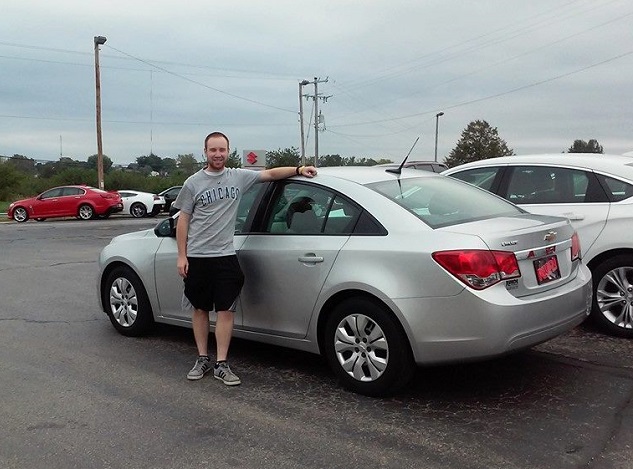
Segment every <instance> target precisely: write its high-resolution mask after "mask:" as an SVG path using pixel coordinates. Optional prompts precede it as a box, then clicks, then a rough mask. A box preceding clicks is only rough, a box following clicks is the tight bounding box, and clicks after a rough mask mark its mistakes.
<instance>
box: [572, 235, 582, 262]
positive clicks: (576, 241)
mask: <svg viewBox="0 0 633 469" xmlns="http://www.w3.org/2000/svg"><path fill="white" fill-rule="evenodd" d="M578 259H580V238H579V237H578V233H576V232H575V231H574V234H573V235H572V237H571V260H572V262H573V261H576V260H578Z"/></svg>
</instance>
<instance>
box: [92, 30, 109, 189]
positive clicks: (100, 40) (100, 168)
mask: <svg viewBox="0 0 633 469" xmlns="http://www.w3.org/2000/svg"><path fill="white" fill-rule="evenodd" d="M106 40H107V39H106V38H105V37H104V36H95V37H94V43H95V85H96V99H97V183H98V186H99V189H101V190H103V189H104V188H105V185H104V182H103V143H102V141H101V78H100V74H99V46H100V45H103V44H105V42H106Z"/></svg>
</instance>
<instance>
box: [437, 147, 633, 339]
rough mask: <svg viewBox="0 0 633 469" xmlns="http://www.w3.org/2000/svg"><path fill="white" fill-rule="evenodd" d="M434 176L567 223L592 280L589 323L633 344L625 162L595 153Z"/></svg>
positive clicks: (483, 164)
mask: <svg viewBox="0 0 633 469" xmlns="http://www.w3.org/2000/svg"><path fill="white" fill-rule="evenodd" d="M442 174H445V175H449V176H452V177H454V178H458V179H461V180H462V181H466V182H470V183H472V184H475V185H476V186H478V187H481V188H483V189H487V190H489V191H491V192H493V193H495V194H497V195H500V196H501V197H504V198H506V199H508V200H509V201H511V202H514V203H515V204H517V205H519V206H520V207H522V208H524V209H525V210H528V211H530V212H532V213H539V214H544V215H558V216H563V217H567V218H569V219H570V221H571V223H572V225H573V226H574V228H576V230H577V231H578V235H579V236H580V242H581V244H582V247H583V260H584V262H585V263H586V264H587V266H588V267H589V268H590V269H591V272H592V274H593V290H594V293H593V297H594V300H593V308H592V312H591V317H592V319H593V320H594V322H595V323H597V324H598V325H599V326H601V327H602V328H603V329H604V330H605V331H607V332H609V333H611V334H614V335H618V336H622V337H630V338H633V158H628V157H625V156H619V155H601V154H595V153H590V154H581V153H569V154H565V153H564V154H561V153H556V154H552V155H522V156H507V157H501V158H490V159H487V160H482V161H476V162H473V163H468V164H464V165H460V166H456V167H454V168H451V169H449V170H447V171H445V172H444V173H442Z"/></svg>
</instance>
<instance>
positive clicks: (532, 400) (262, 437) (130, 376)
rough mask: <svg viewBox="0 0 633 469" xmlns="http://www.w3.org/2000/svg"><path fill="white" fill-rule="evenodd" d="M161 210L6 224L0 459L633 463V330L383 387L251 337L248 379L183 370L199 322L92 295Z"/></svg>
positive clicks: (187, 464) (181, 464) (587, 332)
mask: <svg viewBox="0 0 633 469" xmlns="http://www.w3.org/2000/svg"><path fill="white" fill-rule="evenodd" d="M156 221H157V220H155V219H140V220H139V219H131V218H125V217H112V218H110V219H108V220H95V221H90V222H81V221H77V220H63V221H48V220H47V221H45V222H41V223H37V222H31V221H29V222H27V223H23V224H17V223H14V222H8V223H1V224H0V246H1V249H2V254H1V255H0V298H1V299H2V301H1V302H0V396H1V397H0V399H1V406H0V468H49V469H54V468H60V469H62V468H63V469H68V468H314V469H325V468H327V469H330V468H332V469H333V468H341V469H342V468H345V469H347V468H353V467H376V468H432V469H435V468H451V469H461V468H481V469H491V468H500V469H501V468H503V469H513V468H548V469H549V468H557V469H566V468H592V469H606V468H613V469H630V468H633V403H632V396H633V359H632V358H633V353H632V352H633V342H632V341H630V340H626V339H621V338H615V337H609V336H605V335H603V334H601V333H600V332H598V331H595V330H593V329H592V328H591V327H589V326H581V327H579V328H577V329H575V330H573V331H572V332H570V333H569V334H566V335H564V336H561V337H559V338H557V339H555V340H552V341H550V342H547V343H545V344H542V345H540V346H538V347H536V348H535V349H533V350H531V351H528V352H525V353H521V354H517V355H513V356H509V357H505V358H501V359H496V360H490V361H486V362H478V363H470V364H459V365H450V366H441V367H433V368H424V369H419V370H418V372H417V374H416V376H415V379H414V380H413V382H412V383H411V385H410V386H409V387H408V388H407V389H405V390H404V391H403V392H402V393H400V394H398V395H397V396H394V397H392V398H388V399H372V398H367V397H364V396H359V395H355V394H351V393H349V392H346V391H344V390H342V389H341V388H340V387H339V386H338V385H337V383H336V381H335V379H334V378H333V376H332V374H331V373H330V371H329V369H328V367H327V364H326V363H325V361H324V360H323V359H321V358H320V357H318V356H314V355H310V354H306V353H301V352H296V351H292V350H287V349H283V348H279V347H272V346H267V345H261V344H256V343H250V342H247V341H241V340H234V342H233V344H232V348H231V362H232V366H233V368H234V370H235V371H236V372H238V373H239V375H240V377H241V378H242V381H243V384H242V385H241V386H238V387H233V388H229V387H227V386H224V385H223V384H222V383H221V382H219V381H217V380H214V379H213V378H212V377H211V376H209V375H208V376H207V377H205V378H204V379H203V380H200V381H197V382H189V381H187V380H186V379H185V375H186V373H187V371H188V370H189V368H190V367H191V366H192V364H193V361H194V359H195V347H194V342H193V338H192V335H191V331H189V330H187V329H180V328H175V327H159V328H157V330H156V331H155V333H154V334H152V335H150V336H148V337H144V338H126V337H123V336H121V335H119V334H118V333H117V332H116V331H115V330H114V328H113V327H112V325H111V324H110V322H109V321H108V319H107V317H106V315H105V314H103V312H101V311H100V309H99V307H98V304H97V298H96V293H95V292H96V290H95V285H96V274H97V264H96V260H97V256H98V253H99V251H100V249H101V248H102V247H103V246H105V245H106V244H107V243H108V242H109V240H110V238H111V237H112V236H114V235H116V234H119V233H124V232H128V231H133V230H138V229H144V228H148V227H153V226H154V225H155V223H156ZM174 268H175V266H174Z"/></svg>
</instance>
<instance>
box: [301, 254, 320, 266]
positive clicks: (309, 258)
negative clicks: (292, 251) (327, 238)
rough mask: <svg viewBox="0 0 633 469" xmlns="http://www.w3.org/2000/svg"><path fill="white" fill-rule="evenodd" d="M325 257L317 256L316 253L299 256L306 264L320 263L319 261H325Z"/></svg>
mask: <svg viewBox="0 0 633 469" xmlns="http://www.w3.org/2000/svg"><path fill="white" fill-rule="evenodd" d="M323 260H324V259H323V258H322V257H320V256H317V255H316V254H306V255H305V256H301V257H300V258H299V262H303V263H306V264H318V263H319V262H323Z"/></svg>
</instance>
